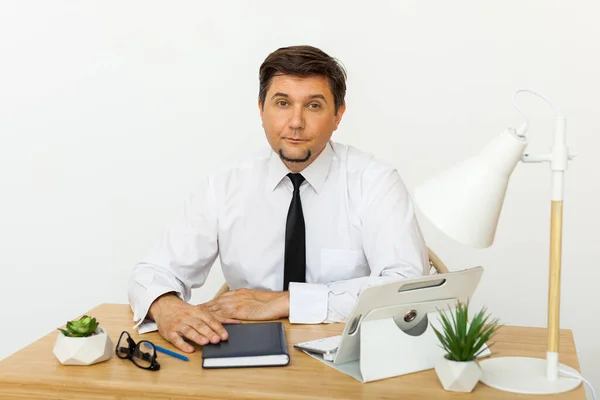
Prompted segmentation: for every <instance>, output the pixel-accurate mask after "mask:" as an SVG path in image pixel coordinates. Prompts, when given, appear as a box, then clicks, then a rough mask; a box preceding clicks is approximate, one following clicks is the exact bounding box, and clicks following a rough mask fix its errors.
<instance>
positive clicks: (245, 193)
mask: <svg viewBox="0 0 600 400" xmlns="http://www.w3.org/2000/svg"><path fill="white" fill-rule="evenodd" d="M289 172H290V171H289V169H288V168H287V167H286V166H285V164H284V163H283V162H282V161H281V159H280V158H279V156H278V155H277V154H276V153H275V152H274V151H273V150H271V149H270V148H269V150H268V151H264V152H262V154H260V155H259V156H257V157H255V158H254V159H252V160H250V161H246V162H242V163H239V164H238V165H236V166H235V167H234V168H230V169H227V170H224V171H221V172H218V173H214V174H210V175H208V176H206V178H205V179H204V180H203V181H202V182H201V183H200V184H199V185H198V187H196V188H195V189H194V191H193V192H192V194H191V196H190V198H189V199H188V200H187V201H186V202H185V204H184V206H183V207H182V209H181V211H180V213H179V214H178V215H177V216H176V217H175V219H174V220H173V221H172V222H171V223H170V224H169V225H168V227H167V229H166V230H165V232H164V235H163V237H162V239H161V240H160V241H159V243H158V244H157V245H156V247H155V248H153V249H152V250H151V252H150V253H149V254H148V256H147V257H146V258H145V259H143V260H142V261H141V262H140V263H138V265H137V266H136V268H135V270H134V272H133V276H132V279H131V281H130V284H129V293H128V294H129V302H130V304H131V308H132V310H133V312H134V320H135V321H137V323H138V325H140V324H141V323H143V322H145V317H146V314H147V313H148V309H149V308H150V305H151V304H152V302H153V301H154V300H155V299H156V298H157V297H159V296H160V295H162V294H164V293H167V292H176V293H177V294H178V295H179V297H180V298H181V299H182V300H184V301H189V299H190V297H191V289H192V288H197V287H200V286H202V285H203V284H204V282H205V281H206V277H207V276H208V273H209V271H210V268H211V266H212V265H213V263H214V261H215V259H216V258H217V257H220V260H221V266H222V269H223V275H224V277H225V280H226V281H227V284H228V285H229V287H230V288H231V289H239V288H250V289H257V290H272V291H281V290H282V288H283V260H284V244H285V225H286V218H287V213H288V208H289V206H290V201H291V199H292V192H293V185H292V183H291V181H290V179H289V178H288V177H287V176H286V175H287V174H288V173H289ZM301 174H302V175H303V176H304V178H305V181H304V182H303V183H302V185H301V186H300V196H301V200H302V209H303V213H304V220H305V225H306V283H290V286H289V292H290V315H289V319H290V322H292V323H322V322H339V321H345V320H346V318H347V317H348V316H349V314H350V313H351V311H352V308H353V306H354V304H355V302H356V299H357V298H358V295H359V294H360V292H361V290H362V289H364V288H366V287H367V286H371V285H374V284H381V283H383V282H387V281H392V280H400V279H404V278H411V277H417V276H421V275H424V274H427V273H428V270H429V269H428V257H427V248H426V247H425V243H424V240H423V236H422V234H421V231H420V228H419V225H418V223H417V220H416V218H415V214H414V209H413V205H412V202H411V199H410V197H409V194H408V191H407V190H406V187H405V186H404V183H403V182H402V180H401V179H400V176H399V175H398V172H397V171H396V170H395V169H394V168H392V167H391V166H388V165H386V164H384V163H383V162H381V161H378V160H376V159H375V158H373V157H372V156H370V155H369V154H366V153H363V152H361V151H359V150H357V149H356V148H354V147H351V146H346V145H342V144H339V143H333V142H330V143H329V144H328V145H327V146H326V147H325V149H324V150H323V151H322V152H321V154H320V155H319V156H318V157H317V158H316V159H315V161H313V162H312V163H311V164H310V165H309V166H308V167H307V168H305V169H304V170H303V171H302V172H301ZM146 322H147V321H146ZM140 329H142V327H140ZM147 330H148V329H146V331H147Z"/></svg>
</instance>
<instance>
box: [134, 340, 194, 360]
mask: <svg viewBox="0 0 600 400" xmlns="http://www.w3.org/2000/svg"><path fill="white" fill-rule="evenodd" d="M144 344H145V345H146V347H152V346H154V348H155V349H156V351H160V352H161V353H165V354H167V355H169V356H171V357H175V358H179V359H180V360H183V361H189V360H190V359H189V358H187V357H186V356H183V355H181V354H178V353H175V352H174V351H171V350H168V349H165V348H164V347H160V346H157V345H155V344H154V345H152V344H150V343H148V342H144Z"/></svg>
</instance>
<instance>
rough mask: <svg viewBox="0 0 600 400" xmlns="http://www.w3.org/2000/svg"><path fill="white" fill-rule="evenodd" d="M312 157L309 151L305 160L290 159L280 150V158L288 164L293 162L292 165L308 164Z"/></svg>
mask: <svg viewBox="0 0 600 400" xmlns="http://www.w3.org/2000/svg"><path fill="white" fill-rule="evenodd" d="M311 155H312V153H311V152H310V149H309V150H306V156H304V157H303V158H290V157H287V156H286V155H285V154H283V150H282V149H279V157H280V158H281V159H282V160H283V161H286V162H291V163H304V162H307V161H308V160H309V159H310V156H311Z"/></svg>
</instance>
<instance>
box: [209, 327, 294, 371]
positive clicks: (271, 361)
mask: <svg viewBox="0 0 600 400" xmlns="http://www.w3.org/2000/svg"><path fill="white" fill-rule="evenodd" d="M223 327H224V328H225V329H226V330H227V333H228V334H229V338H228V339H227V340H226V341H221V342H220V343H218V344H212V343H209V344H207V345H204V347H203V349H202V367H203V368H230V367H264V366H281V365H287V364H289V362H290V356H289V353H288V348H287V343H286V341H285V333H284V331H283V324H282V323H281V322H261V323H256V324H223Z"/></svg>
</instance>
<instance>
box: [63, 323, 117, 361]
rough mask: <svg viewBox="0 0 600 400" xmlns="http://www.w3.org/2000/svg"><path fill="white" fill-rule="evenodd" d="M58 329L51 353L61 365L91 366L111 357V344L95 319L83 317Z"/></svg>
mask: <svg viewBox="0 0 600 400" xmlns="http://www.w3.org/2000/svg"><path fill="white" fill-rule="evenodd" d="M65 328H66V329H61V328H58V330H59V332H58V337H57V338H56V343H55V344H54V350H53V353H54V355H55V356H56V358H58V361H59V362H60V363H61V364H63V365H91V364H96V363H99V362H102V361H106V360H108V359H109V358H110V357H111V356H112V352H113V343H112V341H111V340H110V337H109V336H108V335H107V334H106V332H105V331H104V329H102V328H100V327H99V323H98V321H97V320H96V318H93V317H89V316H87V315H84V316H83V317H81V318H80V319H78V320H74V321H68V322H67V325H66V326H65Z"/></svg>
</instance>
